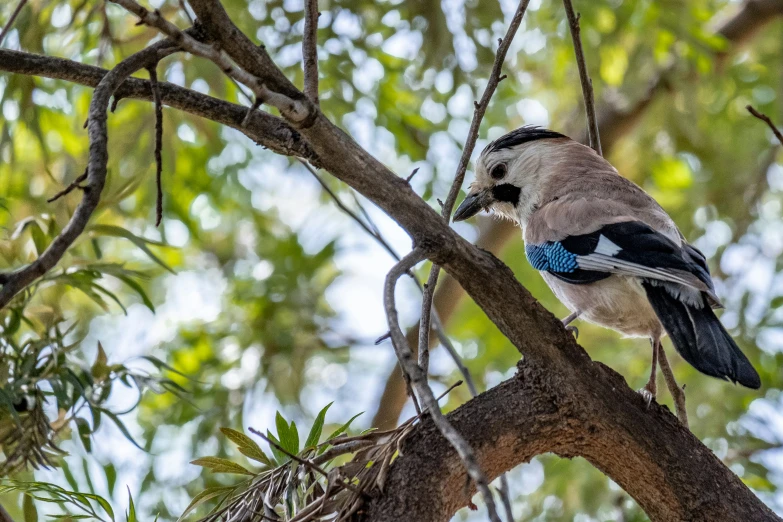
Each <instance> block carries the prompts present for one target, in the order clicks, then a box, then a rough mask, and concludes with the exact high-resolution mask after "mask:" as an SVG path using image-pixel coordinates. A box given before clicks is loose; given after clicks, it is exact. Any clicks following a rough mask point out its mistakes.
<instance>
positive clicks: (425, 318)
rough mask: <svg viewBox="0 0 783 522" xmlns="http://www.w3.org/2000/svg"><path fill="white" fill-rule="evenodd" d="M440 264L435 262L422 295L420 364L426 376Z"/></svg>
mask: <svg viewBox="0 0 783 522" xmlns="http://www.w3.org/2000/svg"><path fill="white" fill-rule="evenodd" d="M439 275H440V266H439V265H437V264H435V263H433V264H432V268H431V270H430V275H429V276H428V277H427V283H426V284H425V285H424V290H423V292H422V296H421V318H420V319H419V366H420V367H421V370H422V371H423V372H424V375H425V377H426V376H428V375H429V371H430V329H431V326H430V323H431V322H432V298H433V296H434V295H435V287H436V286H437V284H438V276H439Z"/></svg>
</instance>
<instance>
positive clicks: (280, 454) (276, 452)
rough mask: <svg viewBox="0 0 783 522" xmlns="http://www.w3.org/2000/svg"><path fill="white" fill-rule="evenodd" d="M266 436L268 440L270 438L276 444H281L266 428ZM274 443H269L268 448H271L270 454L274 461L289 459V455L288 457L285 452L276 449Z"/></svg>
mask: <svg viewBox="0 0 783 522" xmlns="http://www.w3.org/2000/svg"><path fill="white" fill-rule="evenodd" d="M266 436H267V438H268V439H269V440H271V441H272V442H274V443H275V444H277V445H278V446H282V444H280V441H279V440H277V437H275V436H274V435H273V434H272V432H271V431H269V430H266ZM275 444H270V445H269V449H270V450H272V455H274V456H275V463H276V464H282V463H283V462H287V461H288V460H290V458H291V457H289V456H288V455H286V454H285V453H283V452H282V451H280V450H279V449H277V446H275Z"/></svg>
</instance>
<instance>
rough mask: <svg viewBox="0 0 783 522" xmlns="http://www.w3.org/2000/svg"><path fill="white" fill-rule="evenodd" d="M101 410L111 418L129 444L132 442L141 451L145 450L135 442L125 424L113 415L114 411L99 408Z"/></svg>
mask: <svg viewBox="0 0 783 522" xmlns="http://www.w3.org/2000/svg"><path fill="white" fill-rule="evenodd" d="M101 411H102V412H103V413H105V414H106V416H107V417H109V418H110V419H111V420H112V422H114V424H115V425H116V426H117V428H119V430H120V432H122V434H123V435H124V436H125V438H126V439H128V440H129V441H130V443H131V444H133V445H134V446H136V447H137V448H139V449H140V450H141V451H144V452H146V451H147V450H145V449H144V448H142V447H141V446H139V444H138V443H137V442H136V440H135V439H134V438H133V436H132V435H131V434H130V432H129V431H128V428H126V427H125V425H124V424H123V423H122V421H121V420H120V419H119V418H118V417H117V415H115V414H114V413H112V412H110V411H109V410H104V409H101Z"/></svg>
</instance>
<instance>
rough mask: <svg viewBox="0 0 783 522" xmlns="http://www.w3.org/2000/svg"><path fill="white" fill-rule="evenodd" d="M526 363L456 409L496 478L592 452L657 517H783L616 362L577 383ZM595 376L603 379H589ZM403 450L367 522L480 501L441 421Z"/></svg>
mask: <svg viewBox="0 0 783 522" xmlns="http://www.w3.org/2000/svg"><path fill="white" fill-rule="evenodd" d="M540 341H541V342H542V343H548V342H558V340H556V339H551V340H548V339H541V340H540ZM518 366H519V371H518V373H517V375H516V376H515V377H513V378H512V379H510V380H508V381H506V382H504V383H502V384H500V385H498V386H496V387H495V388H493V389H491V390H489V391H487V392H486V393H483V394H481V395H480V396H479V397H477V398H476V399H474V400H471V401H470V402H468V403H466V404H465V405H463V406H461V407H460V408H458V409H457V410H455V411H454V412H452V413H451V414H450V415H449V416H448V418H449V421H450V422H451V423H452V424H453V425H454V427H455V428H457V429H458V430H459V431H460V432H461V433H462V434H464V435H465V437H466V439H467V442H468V443H469V444H471V446H472V447H473V448H474V450H475V451H476V454H477V456H478V459H479V462H480V464H481V466H482V468H483V470H484V472H485V473H486V474H487V476H488V477H489V478H490V479H491V478H495V477H497V476H498V475H499V474H501V473H503V472H504V471H506V470H507V469H509V468H511V467H514V466H516V465H518V464H521V463H524V462H529V461H530V459H531V458H533V457H534V456H536V455H540V454H543V453H555V454H557V455H559V456H561V457H564V458H574V457H583V458H585V459H587V460H588V461H589V462H590V463H591V464H593V465H594V466H595V467H597V468H598V469H600V470H601V471H603V472H604V473H606V474H607V475H608V476H610V477H612V479H613V480H615V481H616V482H617V483H618V485H620V487H622V488H623V489H624V490H625V491H626V492H628V493H629V494H630V495H631V496H632V497H633V498H634V499H635V500H636V501H637V502H638V503H639V505H640V506H641V508H642V509H644V511H645V512H646V513H647V515H648V516H649V517H650V519H651V520H652V521H681V520H689V521H705V522H706V521H710V522H715V521H718V520H732V521H734V520H736V521H740V520H742V521H754V522H763V521H772V520H780V519H779V518H778V517H777V516H776V515H775V514H774V513H773V512H772V511H771V510H770V509H769V508H767V507H766V506H764V505H763V504H762V503H761V502H759V501H758V499H757V498H756V496H755V495H754V494H753V493H752V492H751V491H750V490H748V489H747V488H746V487H745V485H744V484H743V483H742V481H740V480H739V479H738V478H737V477H736V476H735V475H734V474H733V473H731V471H729V470H728V469H727V468H726V466H725V465H724V464H723V463H722V462H721V461H720V460H719V459H718V458H717V457H716V456H715V455H714V454H713V453H712V452H711V451H710V450H709V449H707V448H706V447H705V446H703V445H701V443H700V442H699V441H698V440H697V439H696V438H695V437H694V436H693V435H692V434H691V433H690V432H689V431H688V430H687V429H685V428H683V427H682V425H680V423H679V422H678V421H677V419H676V418H675V417H674V416H673V415H672V414H671V413H670V412H669V411H668V410H667V409H666V408H665V407H664V406H659V405H658V404H655V403H653V404H652V405H651V406H650V408H649V409H647V408H646V407H645V406H644V401H643V399H642V398H641V397H640V396H639V395H638V394H636V393H635V392H633V391H632V390H630V389H629V388H628V386H627V385H626V384H625V382H624V381H623V378H622V377H621V376H620V375H618V374H617V373H616V372H614V371H613V370H611V369H610V368H608V367H606V366H603V365H601V364H600V363H592V364H590V369H589V370H588V371H585V370H586V367H583V366H580V367H578V368H574V372H575V373H578V374H580V375H581V376H582V378H580V379H579V380H577V381H576V382H575V381H574V380H572V379H563V378H562V377H561V374H560V373H559V372H558V373H554V372H552V371H550V370H548V369H547V368H546V367H544V366H541V365H539V364H537V363H534V362H532V361H523V362H520V363H519V365H518ZM590 376H593V377H597V378H598V383H594V382H590V381H589V380H587V379H585V378H584V377H588V378H591V377H590ZM509 412H513V414H509ZM401 453H402V456H401V457H400V458H399V459H398V460H397V461H396V462H395V463H394V465H393V466H392V468H391V473H390V476H389V478H388V479H387V482H386V489H385V494H384V495H383V496H381V497H379V498H377V499H374V500H373V501H371V503H370V504H369V506H367V509H366V510H365V513H364V517H363V520H365V521H372V522H399V521H400V520H405V521H410V522H415V521H421V522H424V521H427V522H439V521H443V522H445V521H447V520H449V519H450V518H451V516H452V515H453V514H454V513H455V512H456V511H457V510H458V509H459V508H461V507H462V506H465V505H466V504H467V503H468V502H469V501H470V498H471V496H472V495H473V493H474V491H473V490H472V489H470V488H466V484H468V483H469V482H468V481H467V478H466V475H465V471H464V469H463V467H462V465H461V463H460V460H459V458H458V457H457V455H456V453H455V452H454V450H453V449H452V448H451V446H450V445H449V444H448V443H447V442H446V441H445V440H444V439H443V438H442V437H441V436H440V434H439V433H438V431H437V429H435V427H434V425H433V424H432V422H430V421H429V420H427V421H425V422H423V423H422V424H421V425H420V426H419V427H418V428H417V430H416V431H415V432H414V433H413V434H411V436H410V437H409V438H408V439H407V441H406V442H405V444H403V447H402V452H401Z"/></svg>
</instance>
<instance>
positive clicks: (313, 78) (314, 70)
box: [302, 0, 320, 106]
mask: <svg viewBox="0 0 783 522" xmlns="http://www.w3.org/2000/svg"><path fill="white" fill-rule="evenodd" d="M319 16H320V13H319V12H318V0H305V23H304V35H303V36H302V58H303V60H302V61H303V64H302V66H303V67H304V93H305V96H307V98H308V99H309V100H310V101H311V102H313V105H315V106H318V17H319Z"/></svg>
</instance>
